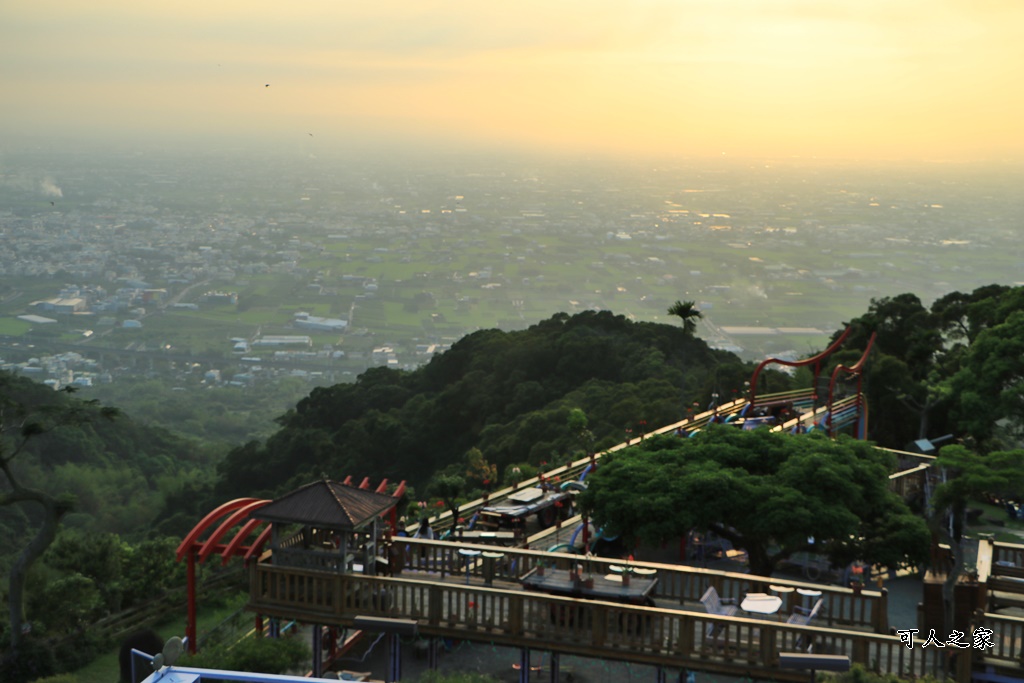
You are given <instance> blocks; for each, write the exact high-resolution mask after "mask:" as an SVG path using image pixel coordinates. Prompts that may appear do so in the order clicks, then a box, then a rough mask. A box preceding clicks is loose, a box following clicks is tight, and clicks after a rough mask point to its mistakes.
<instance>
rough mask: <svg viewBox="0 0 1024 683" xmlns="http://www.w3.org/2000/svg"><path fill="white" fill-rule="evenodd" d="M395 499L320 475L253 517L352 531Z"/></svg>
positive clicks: (260, 510)
mask: <svg viewBox="0 0 1024 683" xmlns="http://www.w3.org/2000/svg"><path fill="white" fill-rule="evenodd" d="M397 503H398V500H397V499H396V498H394V497H392V496H389V495H387V494H385V493H377V492H375V491H369V490H367V489H357V488H355V487H354V486H346V485H344V484H342V483H341V482H337V481H329V480H327V479H321V480H320V481H314V482H313V483H312V484H306V485H305V486H303V487H301V488H298V489H295V490H294V491H292V492H291V493H288V494H285V495H284V496H283V497H281V498H278V499H277V500H275V501H273V502H272V503H268V504H267V505H264V506H263V507H261V508H260V509H258V510H255V511H254V512H253V513H252V517H253V518H255V519H264V520H267V521H269V522H296V523H299V524H311V525H313V526H317V527H321V528H326V529H339V530H344V531H351V530H353V529H357V528H359V527H362V526H363V525H365V524H366V523H367V522H369V521H370V520H372V519H373V518H374V517H376V516H377V515H379V514H381V513H382V512H384V511H385V510H387V509H388V508H390V507H392V506H393V505H396V504H397Z"/></svg>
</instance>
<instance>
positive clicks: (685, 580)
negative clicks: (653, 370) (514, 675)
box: [392, 538, 889, 633]
mask: <svg viewBox="0 0 1024 683" xmlns="http://www.w3.org/2000/svg"><path fill="white" fill-rule="evenodd" d="M393 540H394V543H393V545H394V549H393V551H392V552H393V554H395V553H401V555H402V559H401V560H399V561H398V562H397V563H396V566H397V565H404V569H403V570H402V572H404V574H403V575H407V576H414V574H412V572H423V573H428V574H432V575H435V576H436V577H437V578H439V579H444V578H445V577H448V576H465V575H466V573H467V572H468V573H469V578H470V580H471V581H473V582H474V583H482V582H483V581H485V580H493V581H499V582H500V581H506V582H518V581H519V579H520V578H521V577H523V576H524V575H526V574H527V573H528V572H530V571H531V570H533V569H534V568H535V567H536V566H537V565H538V564H541V563H544V564H545V565H547V566H551V567H555V568H557V569H570V568H573V567H575V566H577V565H578V566H579V567H580V569H581V570H582V573H583V575H584V576H585V575H586V574H595V575H599V576H603V575H605V574H609V573H612V569H611V567H612V566H614V565H619V566H621V565H623V564H624V562H623V561H622V560H616V559H612V558H606V557H593V556H591V557H589V558H587V557H584V556H581V555H575V554H572V553H549V552H543V551H540V550H526V549H522V548H505V547H500V546H484V545H465V544H459V543H451V542H447V541H431V540H426V539H419V538H401V539H393ZM466 548H470V549H473V550H479V551H481V552H493V553H500V554H501V557H500V558H484V557H483V555H482V554H481V555H479V556H475V557H466V556H464V555H460V554H459V550H460V549H466ZM395 559H396V558H394V557H393V559H392V561H393V562H394V561H395ZM629 566H630V567H631V568H633V569H639V570H642V571H653V572H654V573H655V575H656V576H657V578H658V584H657V586H655V589H654V592H653V593H652V597H654V598H655V599H656V600H659V601H665V602H671V603H673V604H678V605H679V606H681V607H682V606H690V607H691V608H693V609H703V608H702V607H701V605H700V598H701V596H702V595H703V594H704V591H706V590H707V589H708V586H714V587H715V589H716V590H717V591H718V594H719V595H720V596H722V597H723V598H734V599H736V600H737V601H739V600H741V599H742V598H743V597H744V596H745V595H746V594H747V593H751V592H765V593H766V592H768V586H769V585H777V586H787V587H790V588H793V589H794V591H793V592H792V593H789V594H788V598H787V600H789V601H791V602H790V603H789V604H787V605H786V606H785V607H784V609H788V608H790V607H791V606H792V604H794V603H793V601H797V600H800V599H801V598H802V596H800V595H798V594H797V592H796V590H795V589H799V588H802V589H806V590H815V591H820V592H821V596H820V597H821V599H823V600H824V603H823V605H822V607H823V609H822V611H821V615H820V616H819V617H818V618H819V619H820V621H821V623H823V624H825V625H827V626H842V627H844V628H853V629H867V630H869V631H873V632H875V633H888V632H889V622H888V593H887V591H885V590H884V589H883V590H880V591H875V590H864V591H862V592H861V593H859V594H858V593H854V591H853V590H851V589H849V588H841V587H838V586H825V585H821V584H813V583H804V582H801V581H792V580H789V579H782V578H767V577H763V576H757V575H754V574H743V573H740V572H723V571H718V570H714V569H705V568H702V567H688V566H685V565H675V564H661V563H657V562H632V563H629Z"/></svg>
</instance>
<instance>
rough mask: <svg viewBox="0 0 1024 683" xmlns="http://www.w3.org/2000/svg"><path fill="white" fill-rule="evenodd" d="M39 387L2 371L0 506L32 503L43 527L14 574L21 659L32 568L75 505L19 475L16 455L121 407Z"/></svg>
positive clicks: (13, 645)
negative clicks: (42, 394) (52, 434)
mask: <svg viewBox="0 0 1024 683" xmlns="http://www.w3.org/2000/svg"><path fill="white" fill-rule="evenodd" d="M38 396H39V394H38V389H35V388H34V387H33V386H32V385H31V383H30V382H29V383H28V384H27V385H26V383H25V382H24V381H21V380H19V378H16V377H14V376H12V375H10V374H9V373H0V472H2V473H3V483H4V484H5V485H6V490H4V491H2V492H0V507H5V506H22V505H25V506H30V507H33V508H34V509H35V510H36V511H37V512H39V513H40V515H41V521H40V523H39V527H38V528H37V529H36V532H35V535H33V536H32V537H31V538H30V539H29V540H28V542H27V543H26V544H25V545H24V546H23V547H22V549H21V552H20V553H19V554H18V556H17V557H16V559H15V560H14V563H13V564H12V565H11V568H10V571H9V573H8V588H7V595H8V612H9V625H10V634H9V635H10V652H9V656H11V657H12V658H14V659H17V657H18V656H19V652H18V650H19V645H20V644H21V642H22V640H23V638H22V626H23V625H24V623H25V581H26V578H27V577H28V572H29V569H31V567H32V565H33V564H34V563H35V562H36V560H38V559H39V558H40V557H42V555H43V553H45V552H46V549H47V548H49V547H50V545H51V544H52V543H53V541H54V539H55V538H56V537H57V529H58V527H59V525H60V522H61V520H62V519H63V518H64V516H65V515H66V514H68V512H70V511H71V510H72V508H73V506H74V496H73V495H72V494H70V493H64V494H58V495H53V494H50V493H47V492H46V491H43V490H42V489H39V488H35V487H33V486H30V485H27V484H25V483H24V482H23V481H22V477H21V476H20V475H19V474H18V470H17V468H16V463H15V460H16V458H18V456H19V455H22V454H23V453H25V452H26V451H27V449H28V446H29V444H30V443H31V442H32V441H33V440H35V439H37V438H38V437H42V436H43V435H45V434H47V433H48V432H51V431H53V430H54V429H57V428H58V427H65V426H69V425H81V424H83V423H85V422H86V421H87V420H89V419H90V418H91V417H93V416H94V415H102V416H104V417H108V418H112V417H114V416H115V415H116V414H117V411H116V410H114V409H110V408H102V409H99V410H98V411H97V410H96V408H95V406H94V405H92V404H91V403H90V402H86V401H66V400H61V399H63V398H64V397H63V396H59V395H54V394H53V392H50V395H49V396H45V397H43V398H41V399H40V398H37V397H38Z"/></svg>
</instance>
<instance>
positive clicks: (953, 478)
mask: <svg viewBox="0 0 1024 683" xmlns="http://www.w3.org/2000/svg"><path fill="white" fill-rule="evenodd" d="M935 466H937V467H942V468H944V469H945V470H946V475H947V476H946V480H945V481H944V482H942V483H941V484H939V485H938V486H936V487H935V492H934V493H933V494H932V497H931V507H932V513H931V525H932V528H933V530H934V531H935V533H937V534H938V535H939V536H940V537H941V538H943V539H944V540H945V541H946V542H947V543H948V545H949V547H950V549H951V551H952V553H953V569H952V571H950V572H949V574H948V575H947V577H946V581H945V583H944V584H943V586H942V599H943V603H944V606H945V608H946V610H945V615H946V632H947V633H948V632H950V631H951V630H952V628H953V623H954V610H955V608H956V607H955V601H954V598H953V595H954V586H955V585H956V582H957V580H958V579H959V577H960V574H961V573H962V572H963V569H964V553H963V549H962V547H961V541H962V540H963V533H964V526H965V524H966V514H967V505H968V503H969V502H970V501H972V500H977V499H978V498H981V497H982V496H983V495H985V494H992V495H998V496H1007V495H1009V496H1012V497H1019V496H1020V495H1021V494H1022V493H1024V450H1013V451H995V452H992V453H989V454H987V455H977V454H975V453H972V452H971V451H970V450H968V449H967V448H965V447H964V446H961V445H959V444H954V445H950V446H945V447H944V448H942V449H941V450H940V451H939V457H938V458H937V459H936V461H935Z"/></svg>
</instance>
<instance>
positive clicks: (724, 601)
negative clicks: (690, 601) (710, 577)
mask: <svg viewBox="0 0 1024 683" xmlns="http://www.w3.org/2000/svg"><path fill="white" fill-rule="evenodd" d="M700 601H701V603H702V604H703V605H704V609H706V610H707V611H708V614H714V615H717V616H720V617H731V616H733V615H734V614H736V610H737V609H739V607H738V606H737V605H736V599H735V598H721V597H719V595H718V591H717V590H715V587H714V586H708V589H707V590H706V591H704V595H702V596H701V598H700Z"/></svg>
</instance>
